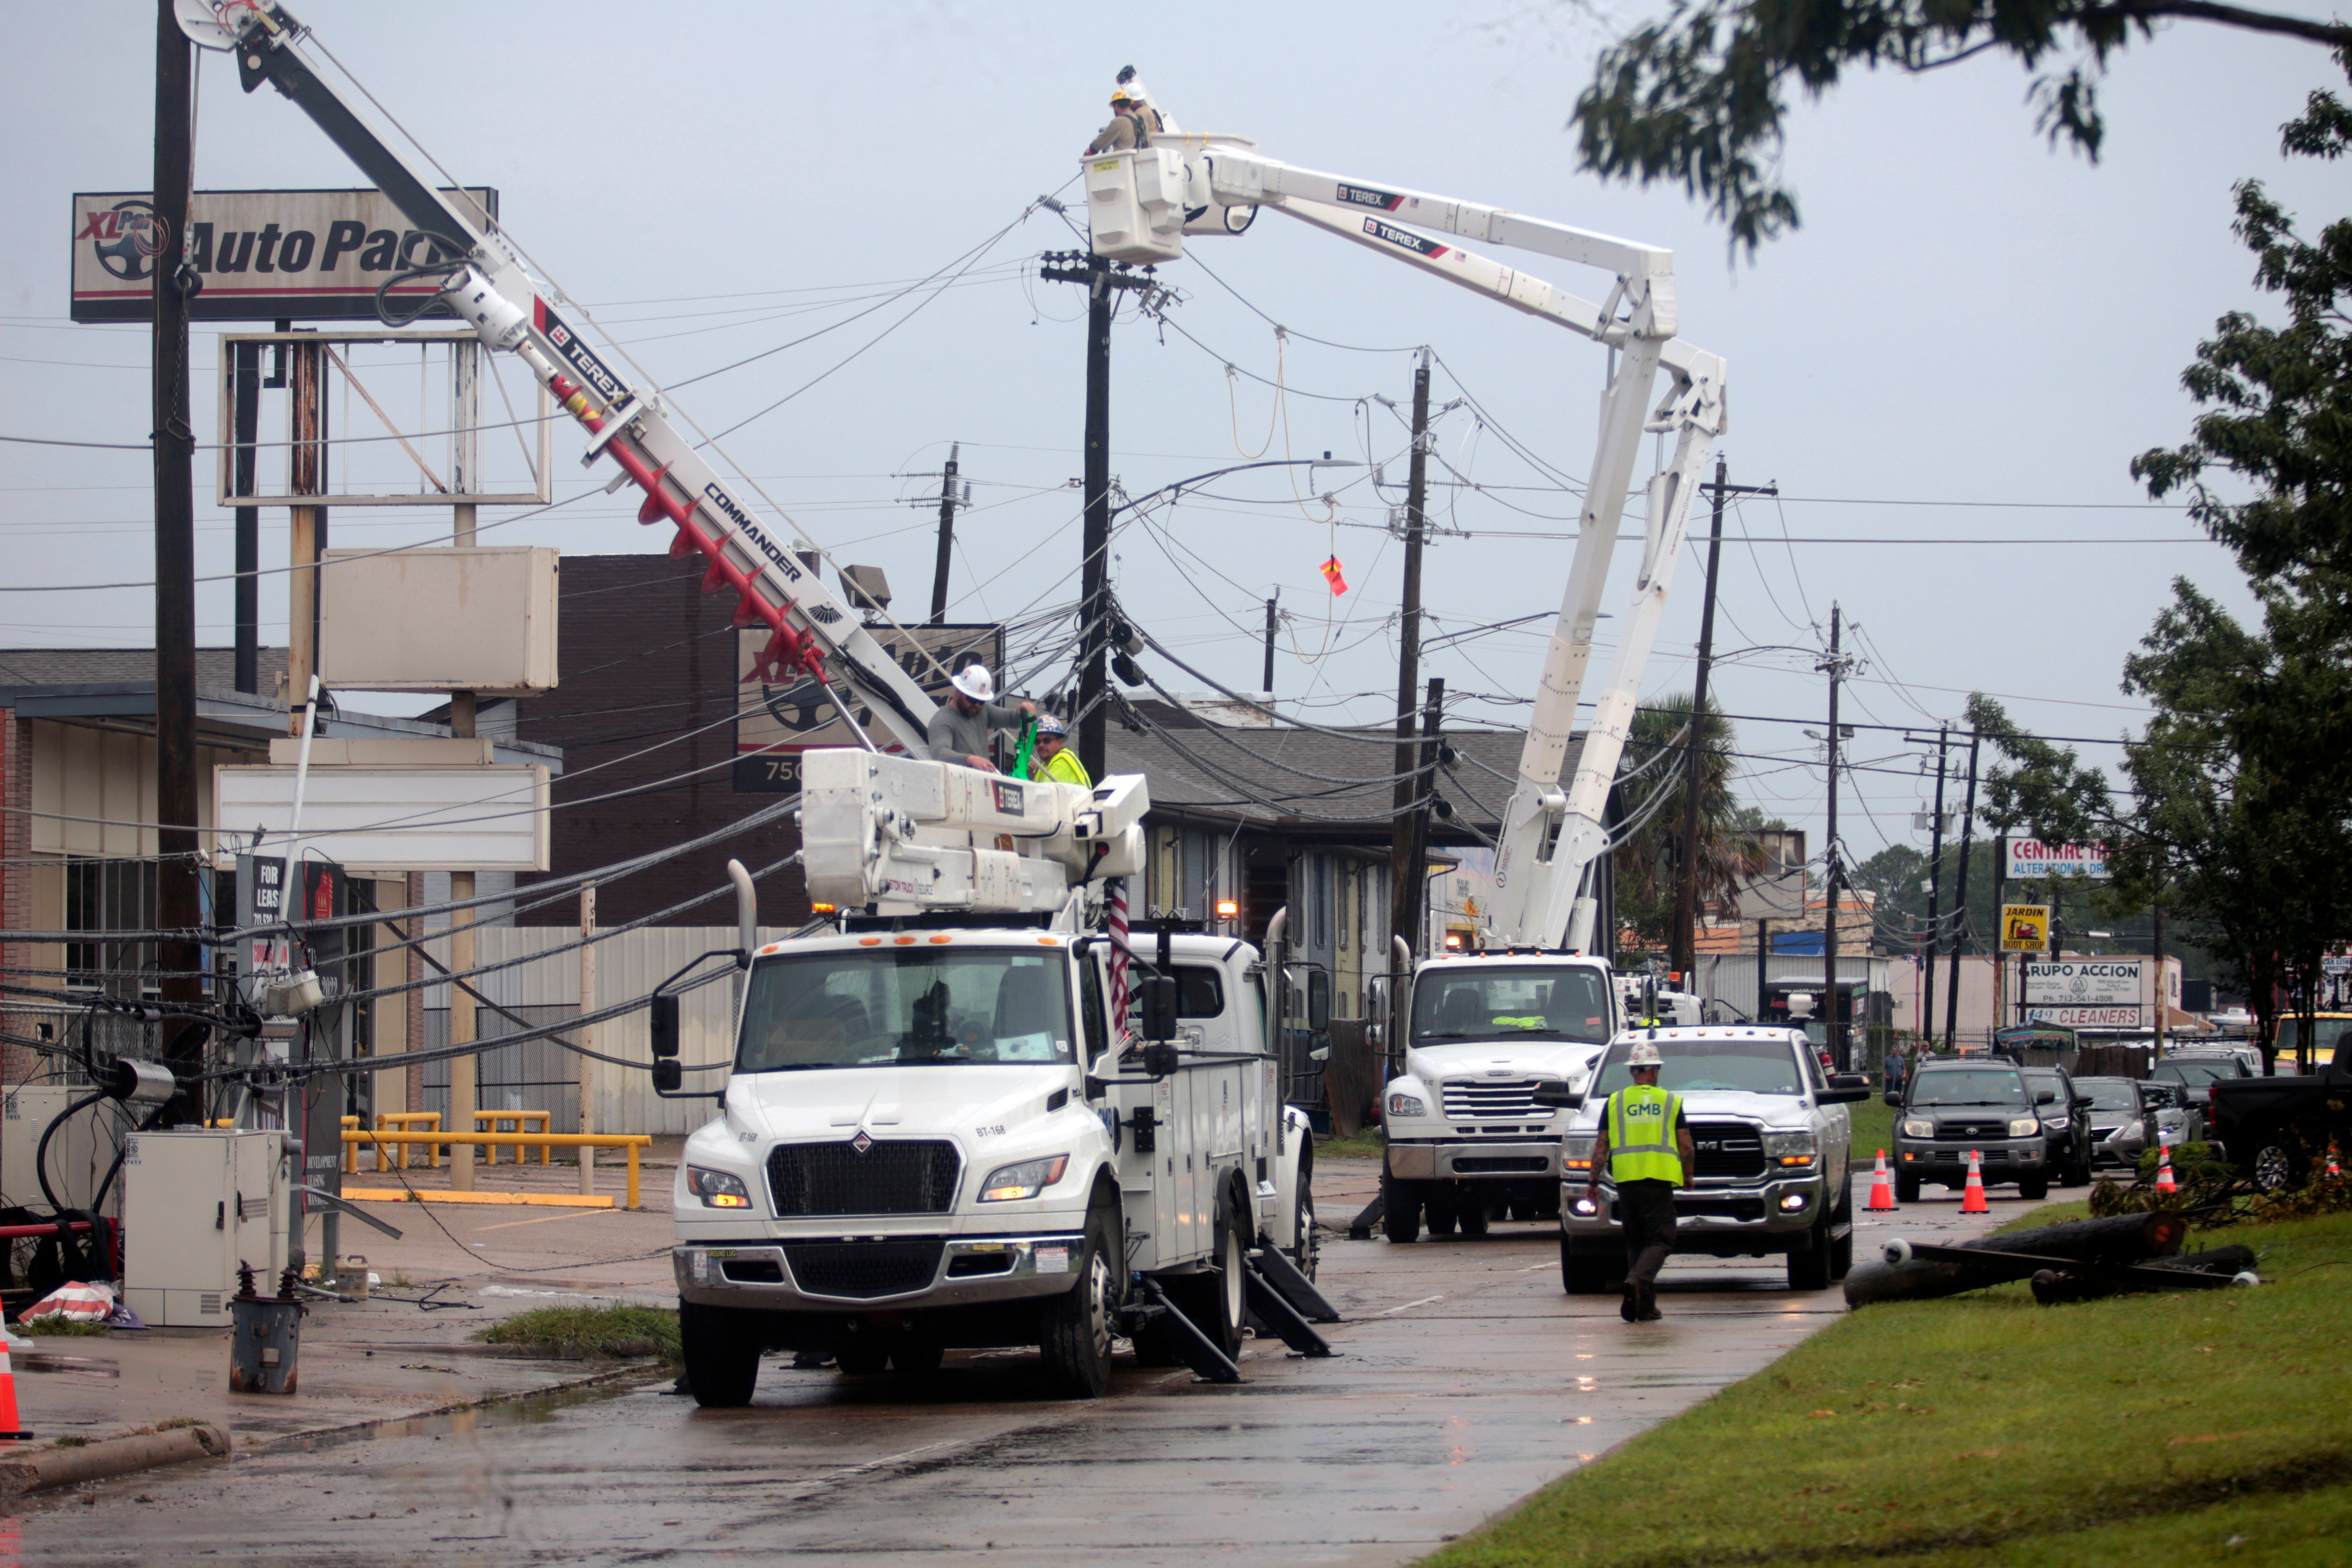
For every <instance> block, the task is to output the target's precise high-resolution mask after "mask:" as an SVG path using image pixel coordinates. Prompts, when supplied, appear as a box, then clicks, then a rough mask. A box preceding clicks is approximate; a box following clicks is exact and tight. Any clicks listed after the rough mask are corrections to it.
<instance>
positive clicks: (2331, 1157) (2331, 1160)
mask: <svg viewBox="0 0 2352 1568" xmlns="http://www.w3.org/2000/svg"><path fill="white" fill-rule="evenodd" d="M2343 1174H2344V1173H2343V1172H2342V1171H2341V1170H2339V1169H2337V1167H2336V1145H2335V1144H2333V1143H2330V1144H2329V1145H2328V1146H2327V1179H2328V1180H2329V1181H2331V1182H2332V1181H2335V1180H2336V1178H2338V1177H2340V1176H2341V1175H2343Z"/></svg>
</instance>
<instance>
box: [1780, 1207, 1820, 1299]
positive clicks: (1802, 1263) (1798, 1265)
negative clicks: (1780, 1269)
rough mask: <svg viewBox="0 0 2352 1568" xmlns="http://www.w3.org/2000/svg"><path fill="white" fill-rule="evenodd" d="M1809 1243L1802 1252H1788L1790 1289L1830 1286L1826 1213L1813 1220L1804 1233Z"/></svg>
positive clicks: (1817, 1288) (1812, 1288) (1816, 1288)
mask: <svg viewBox="0 0 2352 1568" xmlns="http://www.w3.org/2000/svg"><path fill="white" fill-rule="evenodd" d="M1805 1240H1806V1241H1807V1243H1808V1244H1809V1245H1808V1246H1807V1247H1805V1249H1804V1250H1803V1251H1802V1252H1792V1253H1790V1254H1789V1289H1791V1290H1826V1289H1829V1288H1830V1216H1829V1215H1826V1214H1824V1215H1822V1217H1821V1218H1820V1219H1818V1220H1815V1221H1814V1222H1813V1228H1812V1229H1811V1231H1809V1232H1807V1233H1806V1237H1805Z"/></svg>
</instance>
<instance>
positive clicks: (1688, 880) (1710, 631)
mask: <svg viewBox="0 0 2352 1568" xmlns="http://www.w3.org/2000/svg"><path fill="white" fill-rule="evenodd" d="M1729 472H1730V464H1729V462H1728V461H1727V459H1726V458H1724V457H1723V456H1722V455H1721V454H1720V453H1718V454H1717V456H1716V459H1715V482H1714V483H1713V484H1711V485H1708V486H1706V489H1708V490H1709V491H1711V492H1713V494H1714V496H1715V517H1714V521H1713V522H1712V523H1710V524H1709V525H1708V529H1707V540H1706V599H1705V600H1704V601H1703V603H1702V606H1701V608H1700V610H1699V616H1698V679H1697V680H1696V683H1695V684H1694V685H1693V686H1692V688H1691V731H1690V749H1689V771H1688V772H1687V773H1685V775H1684V778H1683V843H1682V858H1681V860H1680V861H1679V862H1678V863H1677V864H1676V866H1675V942H1674V952H1673V953H1672V954H1671V955H1670V958H1671V962H1672V963H1673V964H1674V967H1675V968H1676V969H1678V970H1680V971H1681V972H1682V976H1683V978H1682V988H1683V989H1684V990H1685V991H1688V990H1691V989H1692V988H1693V986H1694V984H1695V982H1694V980H1693V979H1692V976H1693V975H1694V973H1696V971H1697V969H1698V829H1699V809H1698V808H1699V798H1698V797H1699V755H1700V752H1701V750H1702V745H1701V742H1702V741H1703V740H1704V738H1705V735H1706V677H1707V671H1708V670H1709V669H1710V668H1713V666H1714V663H1715V584H1716V571H1717V567H1718V566H1720V565H1721V564H1722V562H1723V498H1724V497H1726V496H1727V495H1766V496H1776V495H1779V494H1780V488H1779V487H1778V486H1777V485H1735V484H1731V483H1729V482H1728V480H1727V475H1728V474H1729Z"/></svg>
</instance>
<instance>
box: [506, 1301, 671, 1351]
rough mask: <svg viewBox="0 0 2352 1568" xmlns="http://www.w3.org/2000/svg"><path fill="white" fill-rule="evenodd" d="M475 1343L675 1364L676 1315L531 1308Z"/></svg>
mask: <svg viewBox="0 0 2352 1568" xmlns="http://www.w3.org/2000/svg"><path fill="white" fill-rule="evenodd" d="M474 1337H475V1338H476V1339H478V1340H482V1341H485V1342H488V1343H490V1344H494V1345H523V1346H528V1347H530V1348H531V1349H534V1350H543V1351H546V1352H550V1353H551V1354H554V1355H562V1356H588V1357H610V1358H613V1359H616V1360H619V1359H625V1358H627V1357H630V1356H644V1355H658V1356H660V1357H661V1358H662V1359H663V1360H665V1361H670V1362H675V1361H677V1359H678V1345H677V1312H676V1311H674V1310H670V1309H669V1308H667V1307H626V1306H624V1307H534V1308H532V1309H531V1310H530V1311H528V1312H518V1313H516V1314H515V1315H514V1316H513V1317H511V1318H508V1319H505V1320H504V1321H499V1322H496V1323H492V1324H491V1325H490V1326H489V1327H488V1328H487V1329H484V1330H482V1331H480V1332H479V1333H478V1334H476V1335H475V1336H474Z"/></svg>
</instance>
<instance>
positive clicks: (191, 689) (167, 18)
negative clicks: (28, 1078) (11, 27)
mask: <svg viewBox="0 0 2352 1568" xmlns="http://www.w3.org/2000/svg"><path fill="white" fill-rule="evenodd" d="M193 48H194V46H193V45H191V44H190V43H189V42H188V39H187V36H186V35H185V34H184V33H182V32H181V31H180V24H179V22H178V20H177V18H176V17H175V16H174V13H173V4H172V0H157V4H156V6H155V164H154V186H153V192H154V203H155V219H154V221H155V225H156V232H155V240H156V245H155V253H154V255H155V287H154V293H153V296H152V298H153V301H154V336H153V342H152V348H151V353H152V375H153V393H154V396H153V402H152V418H153V421H154V423H153V426H152V428H153V432H154V436H153V439H154V463H155V468H154V479H155V820H156V823H157V825H158V826H157V830H156V842H155V850H156V853H157V854H158V855H159V856H161V857H162V858H161V859H160V860H158V861H157V862H156V872H155V921H156V924H158V925H159V926H161V927H162V928H163V929H164V930H166V931H175V932H176V931H194V930H195V928H196V927H197V926H198V925H199V924H201V923H202V921H203V919H204V902H203V899H202V897H201V894H200V890H199V880H200V879H201V878H202V877H203V876H204V874H205V872H204V868H203V867H201V866H200V865H199V864H198V863H197V859H196V851H197V844H196V811H197V796H196V509H195V469H194V464H195V440H196V437H195V432H194V429H193V428H192V427H191V426H189V424H188V296H187V295H186V294H184V293H183V292H182V269H181V262H182V258H183V257H184V255H185V244H186V236H187V232H188V195H189V191H188V187H189V184H190V182H191V180H192V178H193V175H192V173H191V170H190V161H191V159H192V157H193V155H194V154H193V150H192V149H191V147H190V145H189V125H188V119H189V114H190V112H191V110H192V107H193V102H192V98H193V95H192V91H191V87H192V78H193V75H194V70H193V67H192V65H191V53H192V50H193ZM190 276H191V277H193V274H191V275H190ZM133 923H136V922H135V921H134V922H133ZM206 951H207V950H206V949H205V947H204V946H203V945H202V944H201V943H199V942H193V941H190V940H188V939H186V938H184V937H177V936H175V937H173V938H171V939H169V940H166V941H164V942H160V943H158V944H157V946H156V950H155V957H156V963H157V964H158V966H159V967H160V968H161V969H162V970H163V980H162V981H161V982H160V989H161V992H162V994H163V1000H164V1001H165V1002H167V1003H176V1004H179V1005H184V1006H189V1007H194V1006H198V1005H202V1003H203V1001H204V983H203V981H202V980H201V979H199V978H198V977H197V973H196V972H197V971H198V970H200V969H203V968H205V952H206ZM204 1043H205V1030H204V1029H202V1028H201V1027H190V1026H188V1025H187V1023H186V1022H185V1021H184V1020H182V1019H173V1020H171V1021H169V1022H167V1023H166V1024H165V1025H164V1026H163V1056H164V1059H165V1060H166V1061H167V1062H168V1063H169V1064H170V1065H171V1066H172V1067H173V1068H175V1069H177V1070H179V1071H181V1072H183V1073H193V1072H195V1071H197V1070H199V1069H200V1068H202V1066H203V1063H204ZM203 1114H204V1112H203V1111H202V1110H201V1109H200V1101H199V1100H198V1098H197V1097H196V1096H195V1095H194V1093H192V1092H191V1091H190V1090H188V1089H181V1090H180V1091H179V1092H178V1093H177V1094H176V1095H175V1096H174V1097H173V1100H172V1103H171V1105H170V1106H169V1107H168V1108H167V1116H168V1118H169V1119H170V1120H171V1121H174V1122H178V1121H197V1120H199V1119H200V1118H201V1117H202V1115H203Z"/></svg>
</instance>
